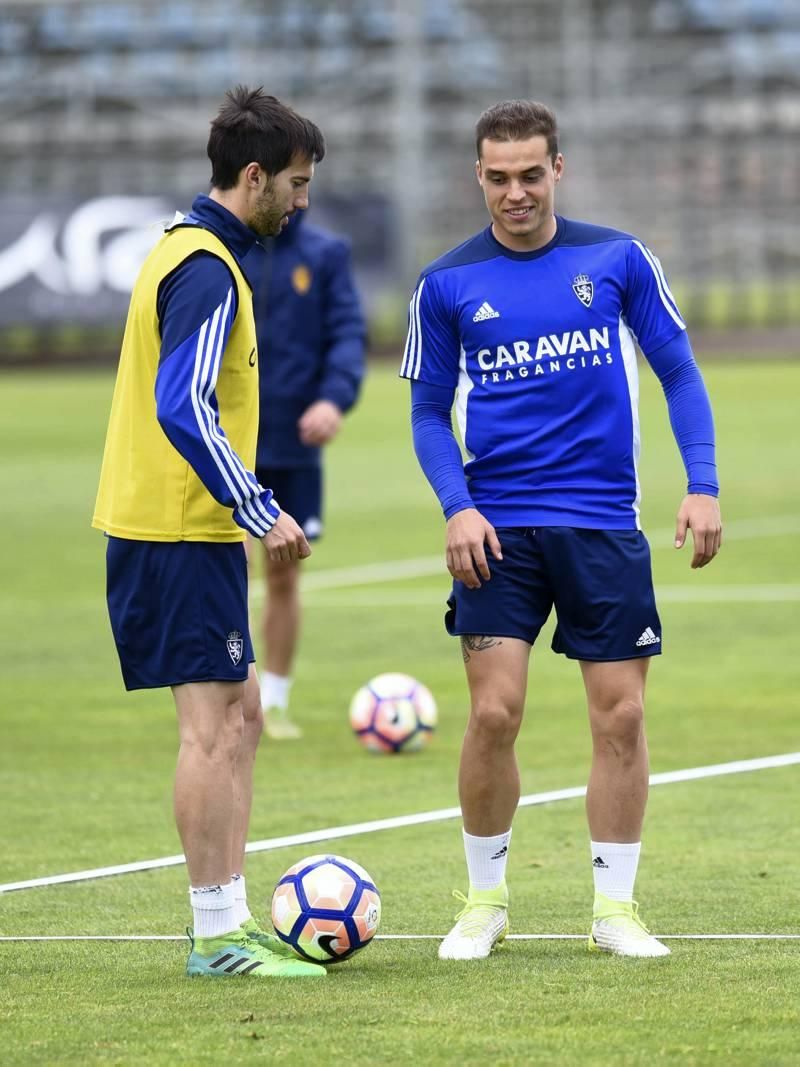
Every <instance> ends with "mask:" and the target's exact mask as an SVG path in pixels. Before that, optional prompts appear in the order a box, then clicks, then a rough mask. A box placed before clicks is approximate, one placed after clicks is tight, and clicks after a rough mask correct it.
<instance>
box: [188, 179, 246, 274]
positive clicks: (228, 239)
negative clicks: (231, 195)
mask: <svg viewBox="0 0 800 1067" xmlns="http://www.w3.org/2000/svg"><path fill="white" fill-rule="evenodd" d="M187 222H188V223H194V225H195V226H202V227H203V229H204V230H210V231H211V233H213V234H215V235H216V236H217V237H219V239H220V240H221V241H222V243H223V244H224V245H225V246H226V248H229V249H230V250H231V252H233V254H234V256H235V257H236V259H237V260H239V261H240V262H241V260H242V259H243V258H244V257H245V256H246V255H247V253H248V252H249V251H250V249H251V248H252V247H253V245H254V244H255V243H256V242H257V241H258V234H257V233H256V232H255V231H254V230H251V229H250V227H249V226H245V224H244V223H243V222H241V221H240V220H239V219H237V218H236V216H235V215H234V214H233V213H232V212H231V211H228V209H227V208H226V207H223V206H222V204H218V203H217V201H216V200H212V199H211V197H210V196H204V195H203V194H202V193H201V194H200V196H196V197H195V198H194V202H193V203H192V210H191V212H190V213H189V214H188V215H187V216H186V218H185V219H184V223H187Z"/></svg>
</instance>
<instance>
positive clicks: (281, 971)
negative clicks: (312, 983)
mask: <svg viewBox="0 0 800 1067" xmlns="http://www.w3.org/2000/svg"><path fill="white" fill-rule="evenodd" d="M186 932H187V934H188V935H189V941H190V942H191V945H192V950H191V952H190V953H189V959H188V962H187V964H186V973H187V974H188V975H189V977H190V978H194V977H196V976H197V975H208V976H209V977H212V978H237V977H239V976H242V975H244V976H247V977H252V978H323V977H324V976H325V975H326V973H327V972H326V970H325V968H324V967H320V966H319V965H318V964H316V963H306V962H305V960H300V959H296V958H295V959H287V958H286V957H285V956H276V955H275V953H274V952H270V951H269V949H267V948H264V946H263V945H260V944H259V943H258V942H257V941H253V940H252V939H251V938H249V937H248V936H247V934H246V933H245V932H244V930H234V931H233V932H232V933H230V934H222V935H221V936H220V937H197V938H195V937H193V936H192V934H191V933H190V932H189V931H188V930H187V931H186Z"/></svg>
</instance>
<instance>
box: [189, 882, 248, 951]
mask: <svg viewBox="0 0 800 1067" xmlns="http://www.w3.org/2000/svg"><path fill="white" fill-rule="evenodd" d="M189 900H190V901H191V904H192V915H193V921H194V936H195V937H219V935H220V934H229V933H231V931H232V930H237V929H238V927H239V924H238V923H237V921H236V918H235V915H234V906H233V882H228V884H227V885H204V886H198V887H197V888H195V887H194V886H192V887H191V888H190V889H189Z"/></svg>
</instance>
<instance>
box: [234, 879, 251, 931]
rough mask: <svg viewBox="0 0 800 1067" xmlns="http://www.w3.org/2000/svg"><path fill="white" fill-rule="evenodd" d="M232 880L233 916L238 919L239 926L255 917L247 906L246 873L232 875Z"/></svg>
mask: <svg viewBox="0 0 800 1067" xmlns="http://www.w3.org/2000/svg"><path fill="white" fill-rule="evenodd" d="M231 881H232V882H233V917H234V918H235V919H236V924H237V926H241V925H242V923H243V922H246V921H247V920H248V919H252V917H253V916H252V915H251V914H250V909H249V908H248V906H247V887H246V886H245V882H244V875H243V874H234V875H231Z"/></svg>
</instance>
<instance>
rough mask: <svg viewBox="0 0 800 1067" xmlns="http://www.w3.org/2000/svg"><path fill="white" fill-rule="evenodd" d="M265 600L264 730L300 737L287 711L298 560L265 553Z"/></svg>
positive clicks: (295, 635) (296, 613)
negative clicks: (286, 560)
mask: <svg viewBox="0 0 800 1067" xmlns="http://www.w3.org/2000/svg"><path fill="white" fill-rule="evenodd" d="M264 568H265V571H264V573H265V582H266V587H267V599H266V602H265V604H264V611H263V614H262V617H261V633H262V640H263V647H264V649H265V653H266V655H265V665H266V674H265V675H264V676H263V678H262V686H261V702H262V706H263V708H264V711H265V712H266V715H267V719H266V729H267V733H268V735H269V736H270V737H272V738H274V739H276V740H291V739H294V738H297V737H300V730H299V728H298V727H297V725H296V724H295V723H293V722H292V721H291V719H290V718H289V714H288V707H289V687H290V685H291V675H292V669H293V667H294V659H295V652H296V650H297V642H298V638H299V636H300V620H301V605H300V563H299V561H298V560H292V561H291V562H285V561H275V560H271V559H270V558H269V557H268V556H267V555H266V553H265V555H264Z"/></svg>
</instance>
